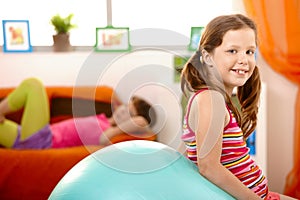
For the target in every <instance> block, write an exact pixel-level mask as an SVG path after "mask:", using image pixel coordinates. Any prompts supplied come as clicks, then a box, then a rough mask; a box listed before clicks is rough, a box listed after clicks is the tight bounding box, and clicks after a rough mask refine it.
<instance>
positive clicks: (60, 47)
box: [50, 14, 76, 51]
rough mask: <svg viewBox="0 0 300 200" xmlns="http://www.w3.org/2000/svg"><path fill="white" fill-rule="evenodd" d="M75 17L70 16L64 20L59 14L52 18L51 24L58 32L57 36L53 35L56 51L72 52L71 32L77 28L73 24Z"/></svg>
mask: <svg viewBox="0 0 300 200" xmlns="http://www.w3.org/2000/svg"><path fill="white" fill-rule="evenodd" d="M73 16H74V15H73V14H69V15H68V16H67V17H65V18H64V17H61V16H60V15H59V14H57V15H54V16H53V17H52V18H51V21H50V22H51V24H52V25H53V26H54V29H55V31H56V35H53V49H54V51H71V45H70V30H71V29H73V28H75V27H76V25H74V24H72V23H71V20H72V18H73Z"/></svg>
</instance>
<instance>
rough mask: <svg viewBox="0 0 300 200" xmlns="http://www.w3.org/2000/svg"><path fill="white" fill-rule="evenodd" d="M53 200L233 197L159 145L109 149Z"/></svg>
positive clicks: (79, 167) (69, 177)
mask: <svg viewBox="0 0 300 200" xmlns="http://www.w3.org/2000/svg"><path fill="white" fill-rule="evenodd" d="M49 199H53V200H54V199H55V200H57V199H72V200H74V199H89V200H90V199H105V200H148V199H149V200H152V199H153V200H169V199H170V200H177V199H178V200H185V199H205V200H210V199H213V200H217V199H230V200H231V199H234V198H233V197H232V196H230V195H229V194H228V193H226V192H224V191H223V190H221V189H220V188H218V187H217V186H216V185H214V184H213V183H211V182H209V181H208V180H206V179H205V178H204V177H202V176H201V175H200V174H199V172H198V169H197V167H196V165H195V164H194V163H192V162H191V161H190V160H189V159H187V158H185V157H184V156H183V155H181V154H180V153H179V152H177V151H176V150H174V149H172V148H170V147H168V146H166V145H164V144H162V143H158V142H153V141H145V140H134V141H126V142H121V143H118V144H114V145H110V146H107V147H105V148H103V149H100V150H98V151H96V152H95V153H93V154H91V155H89V156H87V157H86V158H84V159H83V160H81V161H80V162H79V163H78V164H76V165H75V166H74V167H73V168H72V169H71V170H70V171H69V172H68V173H67V174H66V175H65V176H64V177H63V178H62V179H61V180H60V182H59V183H58V184H57V186H56V187H55V188H54V190H53V191H52V193H51V195H50V197H49Z"/></svg>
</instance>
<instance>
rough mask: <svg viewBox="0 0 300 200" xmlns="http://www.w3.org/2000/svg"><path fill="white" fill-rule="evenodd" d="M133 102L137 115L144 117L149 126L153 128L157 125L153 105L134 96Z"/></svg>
mask: <svg viewBox="0 0 300 200" xmlns="http://www.w3.org/2000/svg"><path fill="white" fill-rule="evenodd" d="M131 101H132V103H133V105H134V107H135V109H136V111H137V114H138V115H140V116H142V117H144V118H145V119H146V121H147V122H148V124H149V126H150V127H152V126H153V125H154V124H155V120H156V113H155V111H154V109H153V108H152V105H151V104H150V103H148V102H147V101H145V100H144V99H142V98H140V97H137V96H133V97H132V98H131Z"/></svg>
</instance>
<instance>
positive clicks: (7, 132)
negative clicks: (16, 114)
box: [0, 120, 18, 148]
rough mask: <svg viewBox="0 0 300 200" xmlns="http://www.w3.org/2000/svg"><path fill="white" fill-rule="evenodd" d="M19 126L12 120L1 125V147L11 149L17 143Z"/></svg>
mask: <svg viewBox="0 0 300 200" xmlns="http://www.w3.org/2000/svg"><path fill="white" fill-rule="evenodd" d="M17 134H18V124H17V123H15V122H12V121H10V120H4V122H2V123H0V145H2V146H4V147H7V148H10V147H12V146H13V144H14V143H15V141H16V138H17Z"/></svg>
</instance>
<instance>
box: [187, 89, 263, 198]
mask: <svg viewBox="0 0 300 200" xmlns="http://www.w3.org/2000/svg"><path fill="white" fill-rule="evenodd" d="M201 91H204V90H200V91H198V92H197V93H195V94H194V95H193V96H192V98H191V100H190V101H189V103H188V106H187V112H186V115H185V117H184V120H183V135H182V137H181V138H182V140H183V141H184V142H185V145H186V153H187V157H188V158H189V159H190V160H191V161H192V162H194V163H195V164H197V150H196V137H195V133H194V131H193V130H192V129H191V128H190V126H189V124H188V117H189V113H190V108H191V104H192V101H193V99H194V98H195V96H196V95H197V94H199V93H200V92H201ZM227 109H228V112H229V114H230V122H229V124H228V125H227V126H226V127H225V128H224V132H223V144H222V155H221V158H220V161H221V163H222V165H223V166H225V167H226V168H227V169H228V170H229V171H231V172H232V173H233V174H234V175H235V176H236V177H237V178H238V179H239V180H240V181H241V182H243V183H244V184H245V185H246V186H247V187H248V188H250V189H251V190H252V191H254V192H255V193H256V194H257V195H259V196H260V197H261V198H265V197H266V196H267V193H268V184H267V179H266V178H265V176H264V175H263V173H262V170H261V169H260V168H259V167H258V166H257V165H256V163H255V162H254V160H253V159H252V158H251V157H250V155H249V148H248V147H247V146H246V142H245V141H244V137H243V132H242V130H241V128H240V127H239V125H238V123H237V121H236V119H235V117H234V115H233V113H232V111H230V109H229V108H228V107H227Z"/></svg>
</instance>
